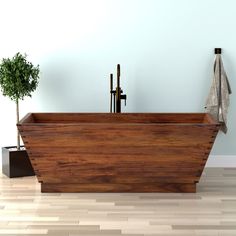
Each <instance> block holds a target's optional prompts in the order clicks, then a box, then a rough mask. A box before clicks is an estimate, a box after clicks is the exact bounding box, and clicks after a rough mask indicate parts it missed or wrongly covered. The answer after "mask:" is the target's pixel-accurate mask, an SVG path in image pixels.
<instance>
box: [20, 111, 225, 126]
mask: <svg viewBox="0 0 236 236" xmlns="http://www.w3.org/2000/svg"><path fill="white" fill-rule="evenodd" d="M42 114H46V115H56V116H59V115H83V116H86V115H88V116H89V115H108V116H113V117H122V116H129V115H161V116H163V115H166V116H173V115H177V116H188V115H191V116H194V115H196V116H202V118H203V119H202V121H201V122H174V121H171V122H96V121H94V122H81V121H78V122H75V121H67V122H61V121H58V122H55V121H54V122H50V121H49V122H38V121H35V120H34V117H33V116H34V115H42ZM22 125H26V126H32V125H34V126H48V125H55V126H56V125H65V126H73V125H116V126H119V125H137V126H138V125H163V126H170V125H177V126H185V125H192V126H195V125H196V126H220V123H219V122H217V121H216V120H215V119H214V118H213V117H212V115H211V114H209V113H205V112H133V113H131V112H130V113H101V112H29V113H27V114H26V115H25V116H24V117H23V118H22V119H21V120H20V121H19V122H18V123H17V126H22Z"/></svg>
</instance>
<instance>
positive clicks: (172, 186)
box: [41, 183, 196, 193]
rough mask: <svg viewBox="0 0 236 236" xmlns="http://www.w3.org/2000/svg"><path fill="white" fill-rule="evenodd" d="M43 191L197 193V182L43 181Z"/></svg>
mask: <svg viewBox="0 0 236 236" xmlns="http://www.w3.org/2000/svg"><path fill="white" fill-rule="evenodd" d="M41 192H42V193H55V192H58V193H88V192H90V193H95V192H96V193H98V192H106V193H109V192H110V193H119V192H132V193H134V192H136V193H138V192H143V193H144V192H148V193H150V192H153V193H154V192H156V193H168V192H169V193H195V192H196V184H195V183H143V184H135V183H132V184H127V183H125V184H123V183H122V184H111V183H108V184H106V183H104V184H103V183H102V184H88V183H85V184H70V183H65V184H51V183H49V184H48V183H41Z"/></svg>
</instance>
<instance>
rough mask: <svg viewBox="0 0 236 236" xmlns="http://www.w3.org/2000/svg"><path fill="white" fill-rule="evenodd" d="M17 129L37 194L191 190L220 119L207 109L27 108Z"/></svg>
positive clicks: (194, 187) (199, 174)
mask: <svg viewBox="0 0 236 236" xmlns="http://www.w3.org/2000/svg"><path fill="white" fill-rule="evenodd" d="M18 129H19V131H20V134H21V136H22V139H23V141H24V144H25V146H26V148H27V152H28V154H29V157H30V160H31V162H32V165H33V167H34V170H35V173H36V175H37V177H38V180H39V181H40V182H41V183H42V192H54V191H56V192H97V191H98V192H171V191H173V192H194V191H195V189H196V186H195V185H196V183H197V182H198V181H199V178H200V176H201V173H202V171H203V169H204V166H205V163H206V161H207V158H208V155H209V153H210V150H211V148H212V145H213V143H214V140H215V137H216V135H217V132H218V129H219V124H218V123H217V122H215V121H214V120H213V118H212V117H211V116H210V115H208V114H205V113H122V114H111V113H32V114H28V115H27V116H26V117H25V118H23V119H22V121H20V123H19V124H18ZM181 186H182V187H181Z"/></svg>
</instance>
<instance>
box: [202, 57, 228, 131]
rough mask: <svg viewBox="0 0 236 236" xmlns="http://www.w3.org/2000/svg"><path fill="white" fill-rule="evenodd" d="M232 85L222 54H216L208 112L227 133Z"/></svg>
mask: <svg viewBox="0 0 236 236" xmlns="http://www.w3.org/2000/svg"><path fill="white" fill-rule="evenodd" d="M229 94H231V88H230V84H229V81H228V78H227V75H226V73H225V70H224V66H223V62H222V59H221V55H220V54H216V57H215V62H214V74H213V83H212V85H211V89H210V93H209V95H208V98H207V101H206V107H205V108H206V111H207V112H208V113H210V114H211V115H212V116H213V117H214V118H215V119H216V120H217V121H218V122H220V123H221V128H220V129H221V130H222V131H223V132H224V133H226V132H227V126H226V123H227V113H228V107H229Z"/></svg>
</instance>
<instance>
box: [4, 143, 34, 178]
mask: <svg viewBox="0 0 236 236" xmlns="http://www.w3.org/2000/svg"><path fill="white" fill-rule="evenodd" d="M12 148H15V147H3V148H2V173H3V174H4V175H6V176H8V177H9V178H13V177H24V176H33V175H35V173H34V169H33V167H32V165H31V163H30V160H29V156H28V154H27V152H26V150H11V149H12Z"/></svg>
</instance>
